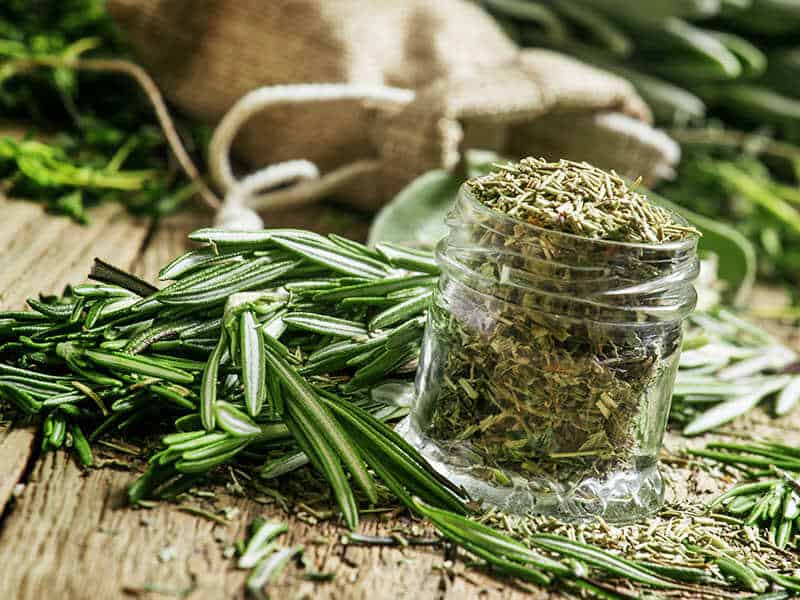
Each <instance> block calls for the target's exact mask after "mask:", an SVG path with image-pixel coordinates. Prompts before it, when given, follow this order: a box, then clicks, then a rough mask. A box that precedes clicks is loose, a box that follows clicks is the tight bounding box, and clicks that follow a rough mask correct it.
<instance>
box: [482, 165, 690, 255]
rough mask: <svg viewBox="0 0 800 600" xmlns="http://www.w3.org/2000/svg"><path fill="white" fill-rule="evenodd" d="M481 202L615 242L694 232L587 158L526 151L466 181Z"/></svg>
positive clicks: (556, 227)
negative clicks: (551, 157)
mask: <svg viewBox="0 0 800 600" xmlns="http://www.w3.org/2000/svg"><path fill="white" fill-rule="evenodd" d="M467 185H468V186H469V188H470V190H471V192H472V194H473V195H474V196H475V198H476V199H477V200H478V201H480V202H481V203H482V204H483V205H485V206H487V207H488V208H491V209H492V210H496V211H498V212H501V213H503V214H505V215H508V216H509V217H514V218H515V219H519V220H520V221H523V222H525V223H528V224H529V225H535V226H537V227H543V228H545V229H551V230H554V231H563V232H565V233H573V234H575V235H580V236H583V237H587V238H590V239H599V240H608V241H619V242H652V243H658V242H668V241H672V240H679V239H683V238H685V237H686V235H687V232H696V230H694V229H692V228H687V227H685V226H683V225H680V224H678V223H677V222H676V221H675V219H674V217H673V215H672V214H671V213H670V212H669V211H668V210H666V209H664V208H662V207H660V206H656V205H653V204H651V203H650V202H649V201H648V200H647V196H646V195H645V194H642V193H640V192H638V191H636V190H635V189H631V188H629V187H628V185H627V184H626V183H625V181H624V180H623V179H622V178H621V177H619V176H618V175H616V174H615V173H613V172H612V173H608V172H606V171H603V170H602V169H598V168H597V167H593V166H592V165H589V164H588V163H581V162H575V161H571V160H566V159H562V160H559V161H557V162H550V161H547V160H545V159H541V158H539V159H537V158H533V157H528V158H524V159H522V160H521V161H520V162H518V163H507V164H497V165H495V169H494V170H493V171H492V172H491V173H488V174H486V175H481V176H478V177H474V178H473V179H470V180H469V181H468V182H467Z"/></svg>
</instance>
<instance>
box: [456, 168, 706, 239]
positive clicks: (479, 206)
mask: <svg viewBox="0 0 800 600" xmlns="http://www.w3.org/2000/svg"><path fill="white" fill-rule="evenodd" d="M462 199H463V200H465V201H466V202H467V203H468V204H469V208H470V209H471V210H474V211H476V212H478V213H479V214H482V215H484V216H486V217H487V219H494V220H495V221H500V222H503V223H506V224H509V225H514V226H521V227H524V228H525V229H526V230H528V231H530V232H531V235H532V236H540V235H548V236H552V237H559V238H563V239H564V240H565V241H570V240H573V241H577V240H580V241H582V242H590V243H592V244H597V246H600V247H604V248H625V249H636V250H661V251H664V250H667V251H675V252H680V251H682V250H683V251H687V250H691V249H692V247H694V246H696V245H697V242H698V240H699V239H700V236H699V235H698V234H696V233H692V232H688V233H687V235H686V237H684V238H681V239H679V240H672V241H668V242H621V241H616V240H604V239H600V238H590V237H587V236H584V235H578V234H576V233H569V232H566V231H559V230H557V229H548V228H546V227H540V226H538V225H533V224H531V223H526V222H525V221H521V220H520V219H517V218H514V217H511V216H509V215H507V214H505V213H502V212H499V211H496V210H493V209H491V208H489V207H488V206H486V205H485V204H483V203H482V202H480V201H479V200H478V199H477V198H476V197H475V195H474V194H473V193H472V190H471V189H470V186H469V182H464V183H462V184H461V187H459V190H458V195H457V198H456V204H455V206H454V208H453V209H452V210H453V211H455V210H457V209H458V205H459V202H461V201H462ZM654 204H656V205H657V206H660V207H661V208H662V209H664V210H666V211H667V212H668V213H669V214H670V217H671V218H672V219H673V220H674V221H675V223H677V224H678V225H681V226H684V227H689V226H691V224H690V223H689V221H687V220H686V219H685V218H684V217H683V216H681V215H679V214H678V213H676V212H675V211H674V210H671V209H670V208H668V207H665V206H661V205H659V204H658V203H657V202H655V203H654ZM450 215H452V211H451V213H450ZM450 215H448V218H450Z"/></svg>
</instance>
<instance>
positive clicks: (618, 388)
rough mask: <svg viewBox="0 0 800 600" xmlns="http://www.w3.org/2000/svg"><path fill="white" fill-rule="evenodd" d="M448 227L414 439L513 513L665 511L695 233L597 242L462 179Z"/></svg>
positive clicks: (624, 516)
mask: <svg viewBox="0 0 800 600" xmlns="http://www.w3.org/2000/svg"><path fill="white" fill-rule="evenodd" d="M676 220H677V218H676ZM448 224H449V226H450V234H449V236H448V237H447V238H445V239H444V240H442V242H440V244H439V246H438V248H437V262H438V263H439V265H440V267H441V269H442V276H441V278H440V281H439V287H438V289H437V291H436V293H435V295H434V300H433V303H432V306H431V309H430V312H429V316H428V324H427V328H426V332H425V339H424V343H423V350H422V355H421V358H420V366H419V370H418V372H417V380H416V398H415V403H414V406H413V408H412V414H411V417H410V420H409V422H408V423H407V424H406V425H405V429H406V435H407V436H408V437H409V439H410V440H411V441H412V443H414V444H415V445H416V446H417V447H418V448H419V449H420V450H421V451H422V452H423V453H424V454H425V455H426V456H427V457H428V458H429V460H431V462H432V463H433V464H434V466H435V467H437V468H438V469H440V470H441V471H443V473H444V474H445V475H446V476H448V477H449V478H451V479H452V480H454V481H456V482H457V483H459V484H461V485H463V486H464V488H465V489H466V490H467V491H468V492H469V493H470V495H472V496H473V497H475V498H480V499H484V500H486V501H487V502H489V503H491V504H493V505H496V506H498V507H500V508H502V509H504V510H510V511H514V512H529V511H532V512H537V513H545V514H555V515H559V516H561V517H584V516H589V515H598V514H599V515H602V516H604V517H605V518H607V519H609V520H612V521H617V522H619V521H625V520H630V519H635V518H638V517H641V516H643V515H645V514H649V513H651V512H653V511H654V510H656V509H657V508H658V507H659V506H660V504H661V502H662V499H663V485H662V481H661V477H660V475H659V473H658V469H657V466H656V463H657V455H658V451H659V449H660V446H661V441H662V437H663V433H664V429H665V426H666V420H667V416H668V413H669V403H670V397H671V394H672V386H673V383H674V379H675V374H676V370H677V366H678V359H679V354H680V346H681V332H682V325H681V321H682V320H683V318H685V317H686V316H687V315H688V313H689V312H690V311H691V310H692V308H693V307H694V303H695V301H696V295H695V292H694V289H693V287H692V285H691V282H692V280H693V279H694V278H695V276H696V275H697V270H698V261H697V258H696V244H697V239H696V237H695V236H690V237H688V238H687V239H685V240H681V241H679V242H670V243H665V244H638V243H637V244H630V243H621V242H607V241H602V240H590V239H587V238H582V237H580V236H575V235H571V234H565V233H560V232H556V231H551V230H545V229H541V228H537V227H534V226H530V225H527V224H524V223H521V222H519V221H515V220H514V219H512V218H509V217H507V216H506V215H502V214H500V213H495V212H494V211H491V210H488V209H487V208H486V207H483V206H482V205H480V204H479V203H478V202H477V201H476V200H475V199H474V198H472V196H471V195H470V193H469V190H468V189H467V188H466V187H463V188H462V190H461V192H460V194H459V198H458V202H457V205H456V207H455V209H454V210H453V212H452V213H451V215H450V216H449V219H448Z"/></svg>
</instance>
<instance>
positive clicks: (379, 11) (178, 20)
mask: <svg viewBox="0 0 800 600" xmlns="http://www.w3.org/2000/svg"><path fill="white" fill-rule="evenodd" d="M108 8H109V11H110V12H111V14H112V15H113V16H114V18H115V19H116V21H117V22H118V23H119V25H120V26H121V28H122V30H123V32H124V33H125V34H126V36H127V37H128V38H129V39H130V40H131V42H132V44H133V48H134V52H135V54H136V57H137V59H138V60H139V61H140V62H141V63H142V64H143V65H144V66H145V67H146V68H147V69H148V70H149V71H150V72H151V73H152V74H153V75H154V77H155V79H156V81H157V82H158V83H159V84H160V85H161V87H162V89H163V90H164V92H165V94H166V95H167V97H168V98H169V99H170V100H171V101H172V102H173V103H175V104H176V105H177V106H178V107H179V108H180V109H182V110H183V111H185V112H186V113H188V114H189V115H191V116H193V117H195V118H198V119H201V120H204V121H207V122H209V123H212V124H213V123H217V122H218V121H219V120H220V118H221V117H222V116H223V115H224V114H225V113H226V111H228V109H230V108H231V106H233V105H234V104H235V103H236V102H237V100H238V99H239V98H240V97H242V96H243V95H245V94H247V93H248V92H251V91H252V90H254V89H256V88H259V87H261V86H275V85H278V84H295V83H349V84H358V85H360V86H371V87H378V88H380V87H383V86H391V87H393V88H403V89H405V90H411V91H413V93H409V94H408V95H407V96H403V95H402V94H400V95H397V94H395V96H396V97H395V96H390V97H389V98H388V99H382V96H380V94H379V95H378V97H377V98H375V97H372V98H371V97H370V94H369V93H368V94H366V95H365V96H364V97H353V98H350V99H340V100H337V99H335V98H336V94H333V96H332V97H331V98H329V99H327V100H322V99H319V100H314V99H313V93H312V98H311V99H309V98H306V99H305V100H304V101H303V102H288V103H286V104H283V105H280V106H271V107H270V108H269V109H268V110H265V111H264V112H261V113H259V114H257V115H254V116H252V118H249V119H248V120H247V122H246V123H244V124H243V126H242V128H241V131H240V132H239V133H238V134H237V135H236V137H235V143H234V151H235V153H236V154H237V155H238V157H239V158H241V159H242V160H243V161H244V162H246V163H247V164H248V165H249V166H252V167H255V166H263V165H268V164H272V163H277V162H281V161H286V160H291V159H307V160H308V161H310V162H311V163H313V165H311V167H313V166H314V165H316V167H317V169H318V170H319V171H320V173H321V177H322V178H323V179H324V178H325V177H326V176H327V175H329V174H332V173H337V172H338V174H339V175H341V176H340V177H338V178H330V179H328V180H327V185H323V186H317V187H316V188H314V186H313V185H312V186H310V187H308V189H307V190H306V192H303V193H301V194H299V196H305V197H306V198H309V197H312V196H318V195H320V194H323V193H329V192H331V191H333V192H334V193H335V194H336V195H337V196H339V197H343V198H346V199H348V200H350V201H352V202H354V203H357V204H359V205H361V206H363V207H368V208H376V207H377V206H379V205H380V204H382V203H383V202H384V201H386V200H388V199H389V198H391V196H392V195H393V194H395V193H396V192H397V191H398V190H399V189H400V188H402V186H404V185H405V184H406V183H407V182H408V181H410V180H411V179H412V178H414V177H415V176H417V175H419V174H420V173H422V172H424V171H426V170H429V169H432V168H437V167H446V168H453V167H454V166H455V165H456V164H457V163H458V161H459V158H460V156H461V155H462V153H463V150H464V149H465V148H467V147H477V148H485V149H491V150H496V151H499V152H502V153H509V154H513V155H526V154H533V155H544V156H548V157H557V156H568V157H569V158H573V159H586V160H592V161H593V162H595V163H596V164H598V165H600V166H605V167H609V168H616V169H617V170H619V171H622V172H623V173H626V174H629V175H642V176H644V177H645V178H646V179H648V178H649V179H653V178H654V177H657V176H658V175H659V174H662V173H663V172H665V170H668V169H669V167H670V165H671V164H673V163H674V162H675V161H676V159H677V151H676V148H675V146H674V145H673V144H671V143H670V141H669V140H668V138H666V136H664V135H663V134H661V135H659V134H658V133H657V132H655V131H654V130H652V129H651V128H650V127H649V126H647V125H644V123H647V122H648V121H649V118H650V117H649V111H648V109H647V107H646V106H645V104H644V103H643V102H642V100H641V99H640V98H639V97H638V96H637V95H636V94H635V92H634V91H633V90H632V88H631V87H630V85H629V84H628V83H627V82H626V81H624V80H622V79H619V78H617V77H615V76H613V75H610V74H608V73H605V72H601V71H598V70H596V69H594V68H591V67H588V66H586V65H584V64H581V63H579V62H577V61H575V60H573V59H570V58H567V57H564V56H561V55H559V54H556V53H553V52H550V51H546V50H523V51H520V50H519V49H518V48H517V47H516V46H515V45H514V43H513V42H511V40H509V39H508V38H507V37H506V35H505V34H504V33H503V32H502V31H501V30H500V28H499V27H498V26H497V25H496V24H495V23H494V21H493V20H492V19H491V17H489V16H488V15H487V14H486V13H485V12H484V11H483V10H482V9H481V8H479V7H478V6H476V5H474V4H472V3H470V2H466V1H464V0H436V1H434V2H431V1H430V0H381V1H379V2H367V1H364V0H270V1H263V0H110V2H109V5H108ZM312 92H313V89H312ZM356 96H358V94H356ZM609 113H610V114H611V117H610V118H609ZM615 114H616V116H614V115H615ZM639 122H641V123H642V125H639ZM359 161H360V162H359ZM354 164H355V165H357V166H358V168H353V169H351V170H350V171H347V169H346V167H347V166H348V165H354ZM342 168H345V169H344V171H342V170H341V169H342ZM337 170H338V171H337ZM220 171H221V172H222V173H221V174H220ZM224 171H225V167H224V165H223V167H218V168H217V169H215V175H216V179H217V180H218V181H217V183H219V184H220V185H221V186H222V187H223V188H225V187H229V186H230V185H231V184H232V182H233V179H232V176H230V174H229V176H228V177H227V180H226V175H225V173H224ZM307 176H308V177H312V178H313V177H316V176H317V175H316V174H315V172H314V169H313V168H311V172H309V173H308V174H307ZM295 196H298V195H297V194H296V195H295ZM295 199H297V198H295Z"/></svg>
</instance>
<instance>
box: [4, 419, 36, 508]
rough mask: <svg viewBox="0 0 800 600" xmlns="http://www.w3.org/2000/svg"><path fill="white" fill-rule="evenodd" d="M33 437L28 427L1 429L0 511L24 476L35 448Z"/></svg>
mask: <svg viewBox="0 0 800 600" xmlns="http://www.w3.org/2000/svg"><path fill="white" fill-rule="evenodd" d="M33 439H34V438H33V435H31V432H30V430H27V429H6V428H2V429H0V512H2V507H5V506H6V504H7V503H8V502H9V500H11V497H12V494H13V493H14V488H15V487H16V485H17V483H18V482H19V481H20V479H21V477H22V474H23V471H24V470H25V466H26V464H27V461H28V457H29V456H30V454H31V451H32V450H33Z"/></svg>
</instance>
